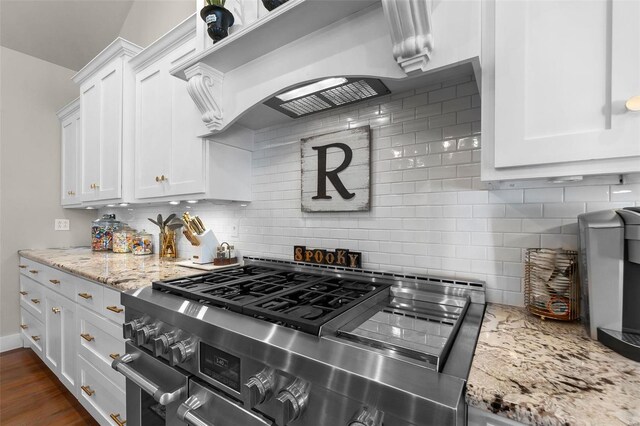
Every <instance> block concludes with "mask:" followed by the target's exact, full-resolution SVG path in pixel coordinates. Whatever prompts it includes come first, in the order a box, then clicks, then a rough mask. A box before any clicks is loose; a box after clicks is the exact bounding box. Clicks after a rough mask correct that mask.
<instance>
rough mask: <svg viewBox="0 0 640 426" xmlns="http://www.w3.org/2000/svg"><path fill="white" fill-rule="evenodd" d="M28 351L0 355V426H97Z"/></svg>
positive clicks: (47, 369)
mask: <svg viewBox="0 0 640 426" xmlns="http://www.w3.org/2000/svg"><path fill="white" fill-rule="evenodd" d="M97 424H98V423H97V422H96V421H95V420H94V419H93V418H92V417H91V415H90V414H89V413H88V412H87V411H86V410H85V409H84V408H83V407H82V405H80V403H79V402H78V400H77V399H76V398H75V397H74V396H73V395H72V394H71V393H70V392H69V391H68V390H67V388H66V387H65V386H64V385H63V384H62V383H61V382H60V381H59V380H58V378H57V377H56V376H55V374H53V372H52V371H51V370H49V368H48V367H47V366H46V365H45V364H44V363H43V362H42V360H40V358H38V356H37V355H36V354H35V353H34V352H33V351H32V350H31V349H15V350H13V351H8V352H4V353H2V354H1V355H0V425H2V426H5V425H7V426H9V425H11V426H13V425H15V426H23V425H24V426H32V425H33V426H37V425H43V426H44V425H71V426H84V425H97Z"/></svg>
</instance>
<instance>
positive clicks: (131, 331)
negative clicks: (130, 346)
mask: <svg viewBox="0 0 640 426" xmlns="http://www.w3.org/2000/svg"><path fill="white" fill-rule="evenodd" d="M143 325H144V320H143V319H142V318H137V319H134V320H131V321H128V322H125V323H124V324H122V335H123V336H124V338H125V339H135V337H136V331H137V330H138V329H139V328H140V327H142V326H143Z"/></svg>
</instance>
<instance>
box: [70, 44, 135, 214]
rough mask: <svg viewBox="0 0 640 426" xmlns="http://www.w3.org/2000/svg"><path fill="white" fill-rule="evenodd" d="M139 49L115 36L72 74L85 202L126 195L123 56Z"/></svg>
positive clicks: (128, 77) (128, 108)
mask: <svg viewBox="0 0 640 426" xmlns="http://www.w3.org/2000/svg"><path fill="white" fill-rule="evenodd" d="M140 50H141V49H140V47H138V46H136V45H134V44H131V43H129V42H128V41H126V40H123V39H121V38H118V39H116V40H115V41H114V42H113V43H111V44H110V45H109V46H107V47H106V48H105V49H104V50H103V51H102V52H101V53H100V54H99V55H98V56H96V58H94V59H93V60H92V61H91V62H89V64H87V66H85V67H84V68H83V69H82V70H80V71H79V72H78V73H77V74H76V75H75V76H74V77H73V79H74V81H75V82H76V83H80V115H81V117H82V120H81V125H80V141H81V145H80V152H81V157H80V162H79V167H80V182H79V187H80V191H79V194H80V197H81V201H82V202H83V203H85V204H91V203H92V202H100V201H105V200H118V199H122V198H126V194H125V193H123V180H125V181H126V182H125V184H126V183H128V179H127V173H128V172H129V169H128V168H127V167H126V166H127V165H128V161H131V160H130V157H131V156H132V154H130V153H129V152H128V150H127V148H128V146H129V145H131V144H132V140H133V117H132V115H133V102H134V96H135V95H134V92H133V73H132V72H131V70H130V68H129V65H128V60H129V59H130V58H131V57H132V56H133V55H135V54H136V53H138V52H139V51H140ZM123 171H124V172H127V173H124V174H123ZM124 192H126V191H124Z"/></svg>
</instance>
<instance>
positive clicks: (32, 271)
mask: <svg viewBox="0 0 640 426" xmlns="http://www.w3.org/2000/svg"><path fill="white" fill-rule="evenodd" d="M29 272H31V273H32V274H37V273H38V271H37V270H35V269H30V270H29Z"/></svg>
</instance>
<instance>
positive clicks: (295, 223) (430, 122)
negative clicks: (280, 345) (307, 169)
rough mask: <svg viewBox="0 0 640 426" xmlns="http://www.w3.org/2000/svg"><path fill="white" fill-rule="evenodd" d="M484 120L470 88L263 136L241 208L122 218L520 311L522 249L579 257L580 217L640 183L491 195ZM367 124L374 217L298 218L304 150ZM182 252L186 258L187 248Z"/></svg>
mask: <svg viewBox="0 0 640 426" xmlns="http://www.w3.org/2000/svg"><path fill="white" fill-rule="evenodd" d="M479 120H480V98H479V96H478V94H477V87H476V84H475V82H474V81H472V80H471V77H467V78H462V79H458V80H456V81H449V82H445V83H443V84H437V85H433V86H430V87H423V88H421V89H419V90H416V91H410V92H405V93H397V94H392V95H391V96H387V97H385V98H380V99H378V100H373V101H371V102H369V103H368V104H367V103H364V104H360V105H357V106H355V107H351V108H350V107H346V108H343V109H340V110H335V111H332V112H329V113H324V114H316V115H313V116H311V117H309V118H307V119H299V120H297V121H296V122H295V124H294V125H292V126H291V125H288V126H282V127H276V128H270V129H263V130H261V131H259V132H258V133H257V135H256V142H255V149H256V151H255V152H254V153H253V202H251V203H250V204H249V205H248V206H246V207H242V206H241V205H239V204H237V203H234V204H226V205H225V204H214V203H211V202H207V203H199V204H195V205H186V204H183V205H182V206H178V207H174V208H171V206H168V205H165V206H159V207H143V208H128V209H119V211H116V213H117V214H118V215H119V217H120V218H121V219H122V220H124V221H127V222H129V223H130V224H131V225H133V226H135V227H138V228H146V229H147V230H151V231H152V232H153V233H157V229H156V227H155V226H154V225H152V224H151V223H150V222H148V221H147V219H146V218H147V217H155V216H156V215H157V213H158V212H162V213H163V215H166V214H168V213H169V212H176V213H179V214H180V213H181V212H184V211H185V210H187V209H189V210H190V211H191V214H192V215H193V214H198V215H200V216H201V218H202V219H203V220H204V222H205V224H206V225H208V226H209V227H212V228H213V230H214V231H215V232H216V235H217V236H218V239H219V240H220V241H222V240H227V241H229V242H230V243H232V244H233V243H235V244H236V247H237V249H238V250H239V251H240V252H241V253H242V254H247V255H262V256H270V257H278V258H285V259H291V258H292V252H293V245H296V244H302V245H306V246H308V247H318V248H327V249H332V248H336V247H341V248H348V249H353V250H360V251H362V252H363V253H364V255H363V258H364V267H365V268H368V269H381V270H388V271H404V272H406V273H420V274H435V275H441V276H455V277H461V278H475V279H482V280H485V281H486V282H487V284H488V299H489V300H490V301H493V302H501V303H507V304H516V305H521V304H522V303H523V286H522V275H523V263H522V259H523V253H524V249H525V248H527V247H564V248H566V249H575V248H576V242H577V237H576V232H577V226H576V216H577V215H578V214H579V213H583V212H585V211H591V210H599V209H605V208H612V207H623V206H631V205H634V203H636V204H638V205H640V176H637V175H636V176H629V177H628V180H629V181H630V182H635V183H630V184H627V185H617V184H616V183H617V179H618V177H617V176H610V177H598V178H591V179H587V180H586V181H585V182H583V183H581V184H572V185H569V186H561V185H555V184H550V183H547V182H545V181H534V182H522V181H520V182H511V183H508V184H506V185H505V186H506V188H507V189H492V188H489V187H488V186H487V185H486V184H484V183H482V182H481V181H480V178H479V176H480V167H479V161H480V139H481V137H480V121H479ZM365 124H369V125H370V126H371V127H372V129H373V132H372V133H373V136H372V161H373V164H372V207H371V211H370V212H365V213H303V212H301V211H300V143H299V139H300V138H301V137H305V136H309V135H318V134H323V133H327V132H330V131H335V130H338V129H347V128H349V127H357V126H361V125H365ZM230 179H233V177H232V176H230ZM220 184H224V183H223V182H221V183H220ZM235 223H238V224H239V225H240V227H239V230H240V233H239V236H238V237H237V238H235V237H232V236H231V232H230V229H231V226H232V225H233V224H235ZM179 250H181V251H182V255H184V256H189V255H190V246H189V245H188V242H186V241H185V239H184V238H181V241H180V242H179Z"/></svg>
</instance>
